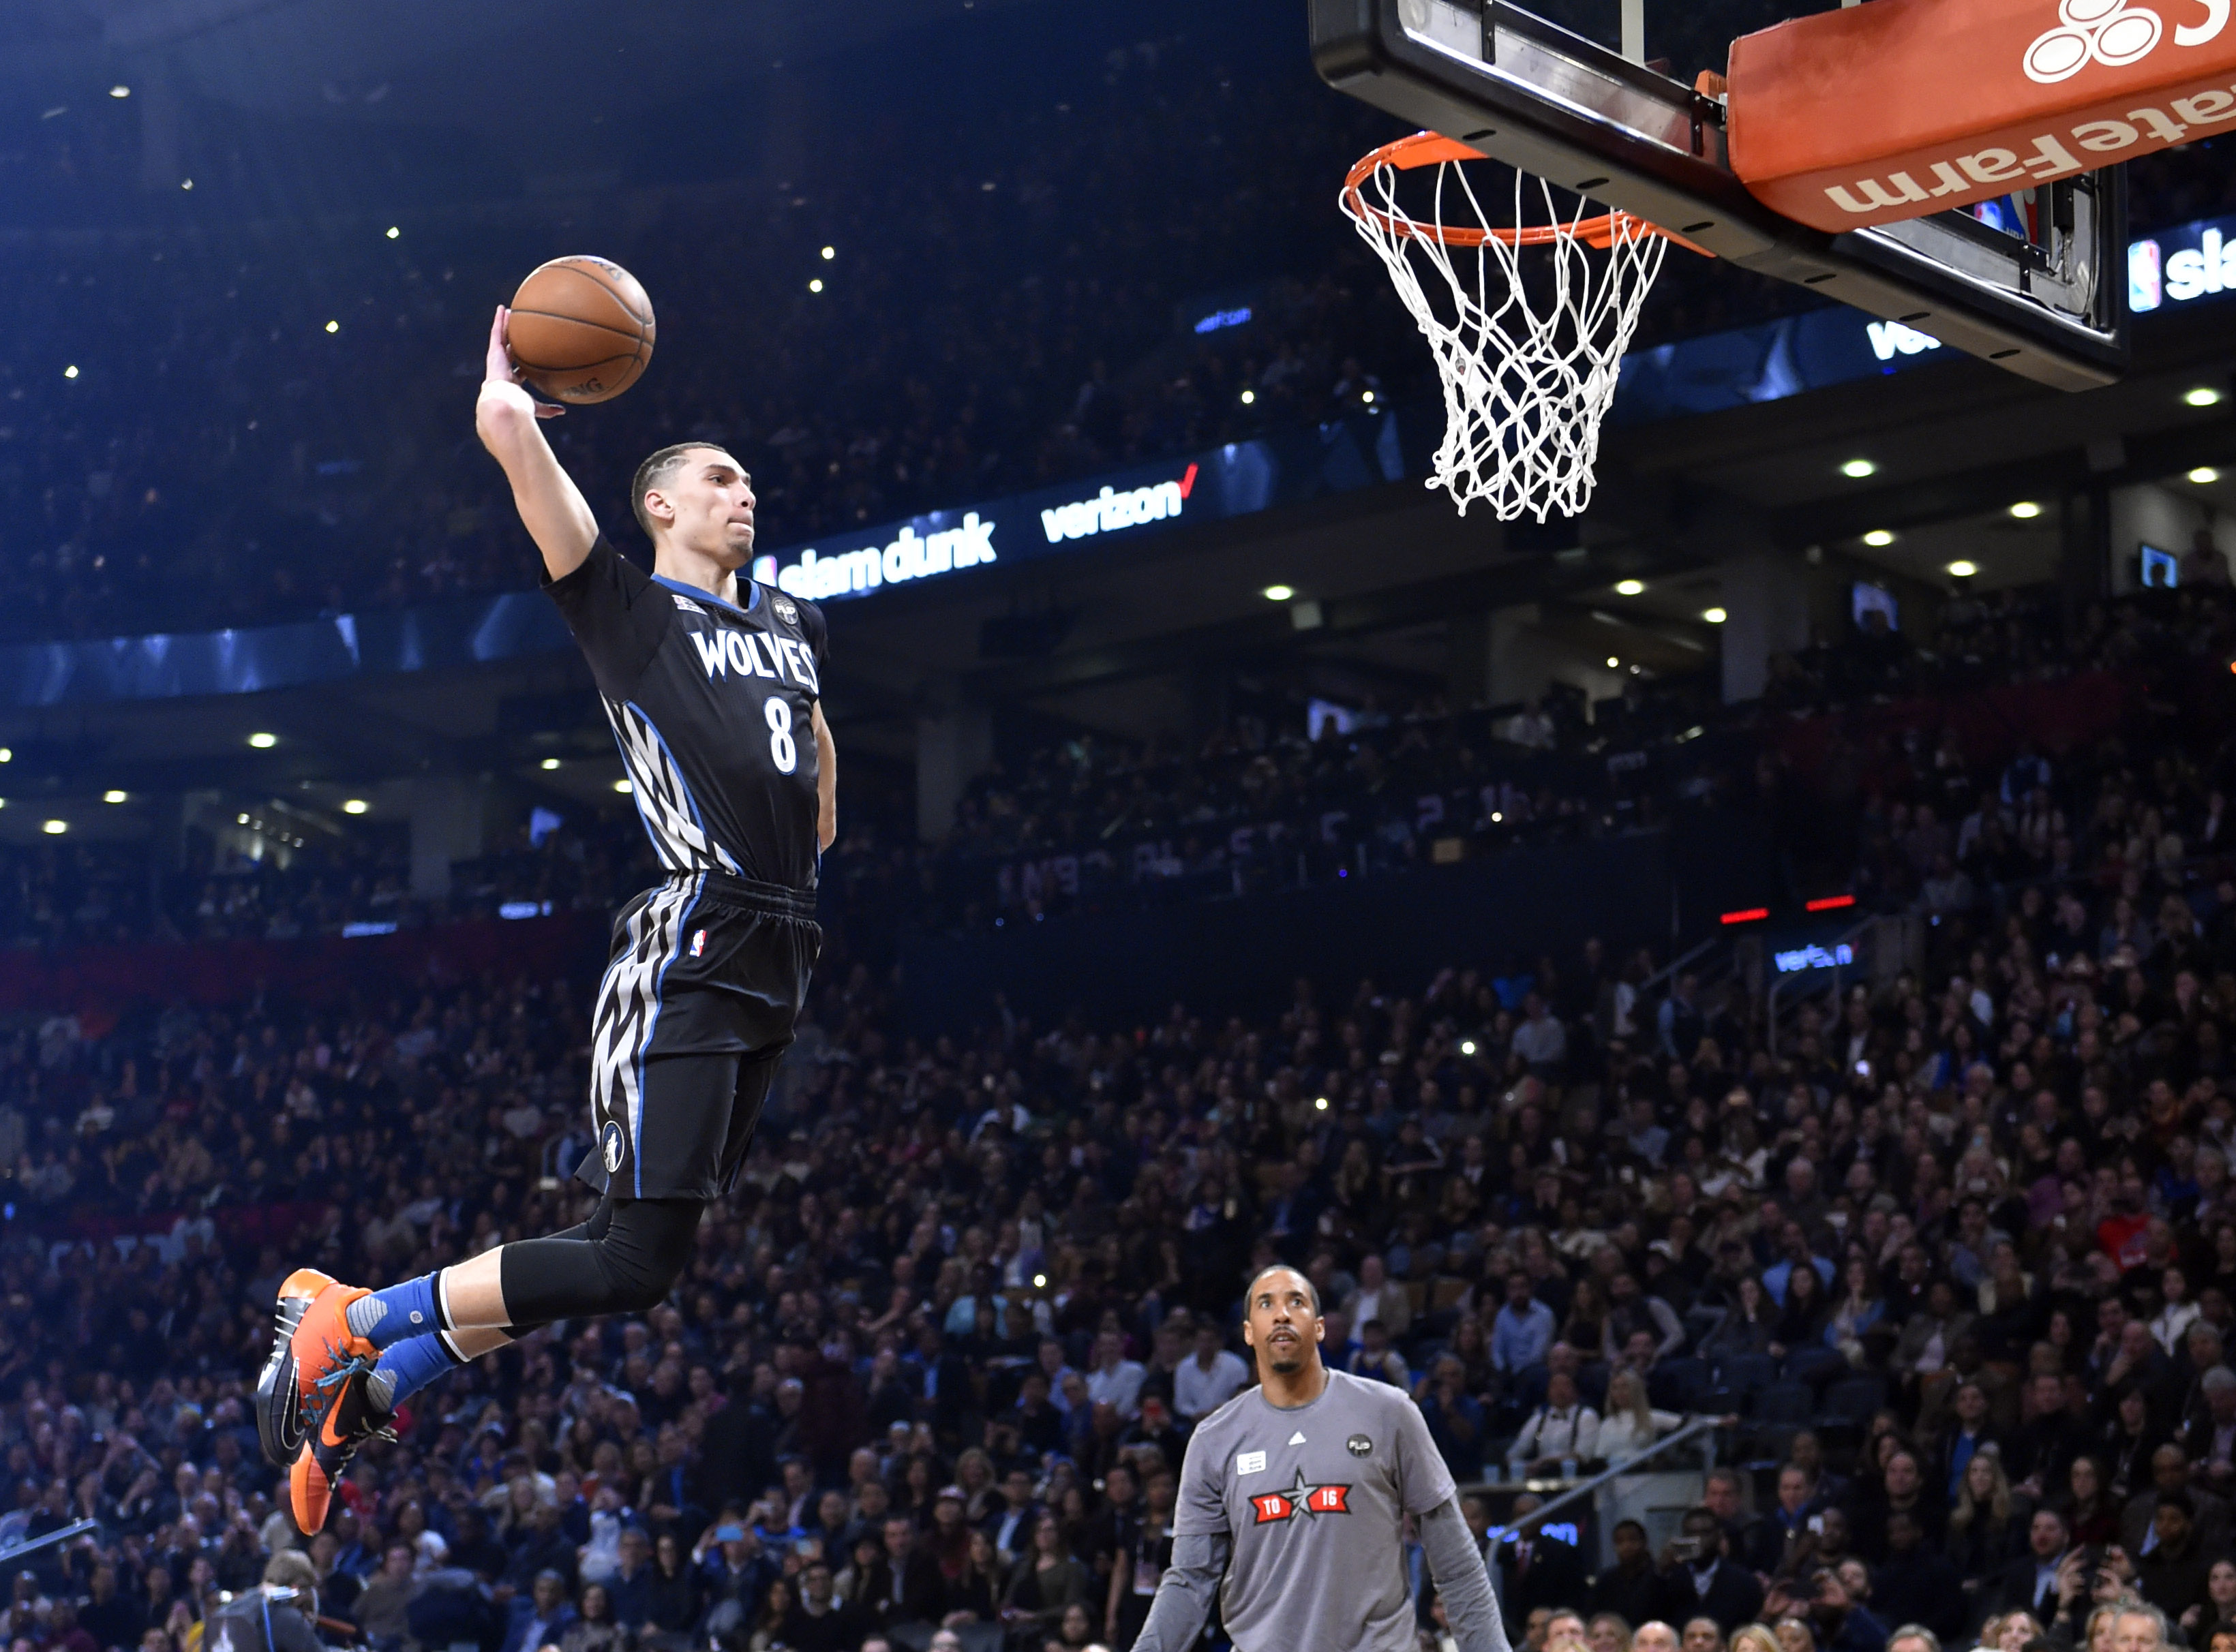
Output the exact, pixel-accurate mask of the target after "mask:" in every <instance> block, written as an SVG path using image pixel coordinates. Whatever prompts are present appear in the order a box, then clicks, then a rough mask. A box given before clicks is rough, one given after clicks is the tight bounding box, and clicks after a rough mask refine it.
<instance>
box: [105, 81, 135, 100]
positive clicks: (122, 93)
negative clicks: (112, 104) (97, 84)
mask: <svg viewBox="0 0 2236 1652" xmlns="http://www.w3.org/2000/svg"><path fill="white" fill-rule="evenodd" d="M131 95H132V88H130V87H128V86H126V85H123V84H122V83H121V82H120V83H119V84H117V85H115V86H112V87H110V88H109V96H111V97H129V96H131Z"/></svg>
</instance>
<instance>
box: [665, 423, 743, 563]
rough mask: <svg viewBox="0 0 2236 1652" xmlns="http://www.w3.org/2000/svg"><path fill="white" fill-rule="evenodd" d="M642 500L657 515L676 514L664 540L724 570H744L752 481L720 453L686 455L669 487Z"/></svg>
mask: <svg viewBox="0 0 2236 1652" xmlns="http://www.w3.org/2000/svg"><path fill="white" fill-rule="evenodd" d="M646 497H647V500H648V502H649V503H650V505H651V507H652V509H653V513H654V515H655V516H656V517H664V516H666V515H668V511H673V512H674V519H673V521H671V522H670V524H669V527H668V537H669V538H670V539H671V540H673V541H674V542H675V543H676V544H677V545H679V546H681V547H685V548H687V549H689V550H693V551H695V552H697V553H698V554H700V555H701V556H711V557H713V558H714V559H715V561H718V562H720V563H721V564H722V566H723V567H730V568H735V567H744V566H745V565H746V563H747V562H748V561H752V560H753V505H754V500H753V478H752V477H750V476H748V475H746V473H745V472H744V471H743V470H742V469H740V468H739V465H738V462H737V461H736V460H735V459H733V458H732V457H731V456H729V455H728V454H727V453H724V452H723V451H722V450H721V449H719V448H707V449H700V450H698V451H695V452H693V453H689V454H686V455H685V456H684V459H683V462H682V464H681V465H680V466H678V467H677V469H676V472H675V475H674V478H673V479H672V480H670V481H669V482H668V485H667V486H666V487H664V488H652V489H650V490H649V491H648V494H647V495H646ZM663 507H664V508H663Z"/></svg>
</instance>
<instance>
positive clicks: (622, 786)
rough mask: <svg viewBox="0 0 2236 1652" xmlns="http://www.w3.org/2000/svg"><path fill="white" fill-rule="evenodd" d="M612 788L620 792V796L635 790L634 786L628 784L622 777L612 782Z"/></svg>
mask: <svg viewBox="0 0 2236 1652" xmlns="http://www.w3.org/2000/svg"><path fill="white" fill-rule="evenodd" d="M614 790H615V791H618V792H619V793H621V796H624V797H626V796H628V795H629V793H631V792H633V791H635V790H636V788H635V786H632V785H631V784H629V783H628V781H627V780H625V779H623V780H616V781H615V782H614Z"/></svg>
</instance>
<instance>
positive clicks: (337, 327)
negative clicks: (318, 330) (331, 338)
mask: <svg viewBox="0 0 2236 1652" xmlns="http://www.w3.org/2000/svg"><path fill="white" fill-rule="evenodd" d="M341 330H342V324H341V323H340V322H339V321H329V322H328V323H326V331H328V332H339V331H341Z"/></svg>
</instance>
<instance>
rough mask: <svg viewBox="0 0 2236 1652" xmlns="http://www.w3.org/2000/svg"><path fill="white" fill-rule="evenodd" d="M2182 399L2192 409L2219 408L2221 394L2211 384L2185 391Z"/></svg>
mask: <svg viewBox="0 0 2236 1652" xmlns="http://www.w3.org/2000/svg"><path fill="white" fill-rule="evenodd" d="M2181 399H2182V400H2183V401H2185V402H2187V403H2189V404H2190V405H2191V406H2192V407H2219V406H2220V391H2219V390H2214V389H2213V386H2212V385H2210V384H2200V385H2199V386H2198V387H2197V388H2196V389H2195V390H2185V391H2183V392H2182V397H2181Z"/></svg>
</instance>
